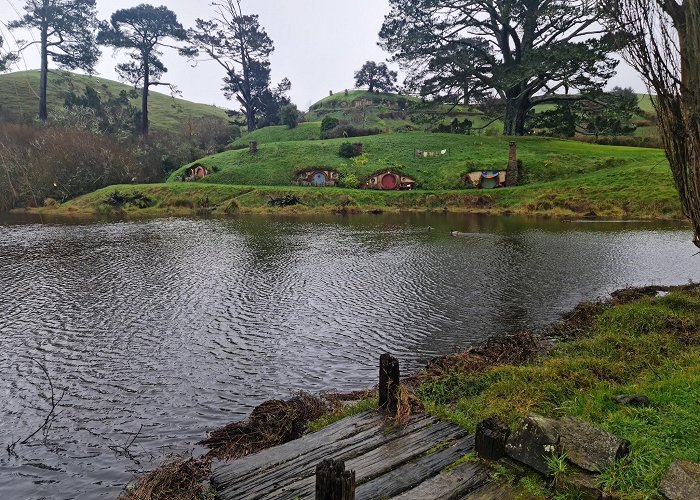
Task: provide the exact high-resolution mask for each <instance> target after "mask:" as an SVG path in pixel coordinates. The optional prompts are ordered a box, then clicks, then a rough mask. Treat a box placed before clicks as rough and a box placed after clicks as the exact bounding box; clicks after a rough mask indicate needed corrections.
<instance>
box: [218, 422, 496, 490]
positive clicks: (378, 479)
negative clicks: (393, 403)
mask: <svg viewBox="0 0 700 500" xmlns="http://www.w3.org/2000/svg"><path fill="white" fill-rule="evenodd" d="M473 448H474V436H469V435H467V433H466V432H465V431H464V430H463V429H460V428H459V427H457V426H455V425H453V424H450V423H446V422H441V421H439V420H438V419H436V418H433V417H430V416H427V415H417V416H414V417H413V418H412V419H411V420H410V421H409V422H408V424H407V425H404V426H401V427H389V426H387V424H386V421H385V417H384V416H383V415H381V414H379V413H376V412H365V413H362V414H360V415H357V416H355V417H351V418H346V419H344V420H341V421H339V422H336V423H335V424H333V425H330V426H329V427H326V428H325V429H322V430H320V431H318V432H315V433H312V434H308V435H306V436H304V437H302V438H301V439H298V440H296V441H292V442H289V443H287V444H284V445H281V446H278V447H276V448H271V449H268V450H264V451H262V452H260V453H257V454H255V455H250V456H248V457H245V458H242V459H239V460H235V461H231V462H216V463H214V464H212V472H213V477H212V483H213V485H214V487H215V488H216V491H217V498H220V499H222V500H229V499H230V500H233V499H235V500H246V499H250V500H252V499H290V500H294V499H307V498H314V495H315V487H316V477H315V475H316V467H317V466H318V464H319V463H321V462H322V461H324V460H327V459H332V460H341V461H344V462H345V465H346V468H347V469H348V470H352V471H354V472H355V480H356V490H355V498H357V499H358V500H360V499H363V500H364V499H389V498H396V499H402V500H408V499H411V500H414V499H415V500H427V499H433V498H435V499H438V498H439V499H443V498H445V499H479V500H488V499H493V500H496V499H499V500H500V499H507V498H508V496H509V495H508V493H507V492H506V491H505V490H504V489H502V488H501V487H500V486H498V485H497V484H494V483H493V482H492V481H490V479H489V477H490V472H489V469H488V468H487V467H486V466H484V465H482V464H481V463H480V462H473V461H465V460H461V461H460V459H462V458H463V457H464V456H465V455H466V454H468V453H470V452H471V451H472V450H473ZM460 462H461V463H460Z"/></svg>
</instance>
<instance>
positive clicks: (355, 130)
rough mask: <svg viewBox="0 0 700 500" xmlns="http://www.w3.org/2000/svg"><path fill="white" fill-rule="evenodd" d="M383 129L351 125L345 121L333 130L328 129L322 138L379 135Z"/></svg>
mask: <svg viewBox="0 0 700 500" xmlns="http://www.w3.org/2000/svg"><path fill="white" fill-rule="evenodd" d="M381 133H382V131H381V130H379V129H378V128H360V127H355V126H354V125H350V124H349V123H343V124H340V125H338V126H337V127H335V128H333V129H332V130H327V131H325V132H322V133H321V138H322V139H341V138H343V137H366V136H369V135H379V134H381Z"/></svg>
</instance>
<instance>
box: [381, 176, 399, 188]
mask: <svg viewBox="0 0 700 500" xmlns="http://www.w3.org/2000/svg"><path fill="white" fill-rule="evenodd" d="M398 185H399V178H398V177H397V176H395V175H393V174H386V175H385V176H384V177H382V189H387V190H392V189H396V188H397V187H398Z"/></svg>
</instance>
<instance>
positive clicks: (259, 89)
mask: <svg viewBox="0 0 700 500" xmlns="http://www.w3.org/2000/svg"><path fill="white" fill-rule="evenodd" d="M212 6H213V7H214V8H215V15H214V16H213V18H212V19H197V20H196V26H195V28H194V29H191V30H190V31H189V37H190V40H191V41H192V43H193V45H192V46H191V47H189V49H188V51H186V53H187V54H188V55H189V56H190V57H192V58H195V59H196V58H197V57H198V56H199V54H201V53H204V54H206V55H207V56H208V57H209V58H210V59H212V60H214V61H216V62H217V63H218V64H219V66H221V67H222V68H223V69H224V71H225V72H226V75H225V77H224V91H225V92H226V96H227V97H228V98H229V99H236V100H237V101H238V102H239V103H240V105H241V109H242V112H243V113H244V114H245V116H246V124H247V126H248V131H249V132H252V131H253V130H255V129H256V128H257V126H258V124H257V114H258V113H259V112H261V111H264V110H265V109H266V107H273V108H274V107H276V109H277V113H278V112H279V106H280V105H283V104H287V103H288V101H287V102H283V103H280V102H277V101H276V100H275V95H274V92H273V91H272V90H271V89H270V55H271V54H272V52H273V51H274V50H275V47H274V44H273V42H272V39H271V38H270V37H269V36H268V34H267V32H266V31H265V29H264V28H263V27H262V26H261V25H260V21H259V19H258V16H257V15H249V14H244V13H243V10H242V8H241V3H240V1H239V0H222V1H219V2H214V3H213V4H212ZM285 86H286V90H289V86H291V84H289V80H286V79H285V81H284V82H283V83H282V87H281V88H280V87H278V89H279V90H280V92H279V93H278V94H284V87H285ZM273 114H274V113H273Z"/></svg>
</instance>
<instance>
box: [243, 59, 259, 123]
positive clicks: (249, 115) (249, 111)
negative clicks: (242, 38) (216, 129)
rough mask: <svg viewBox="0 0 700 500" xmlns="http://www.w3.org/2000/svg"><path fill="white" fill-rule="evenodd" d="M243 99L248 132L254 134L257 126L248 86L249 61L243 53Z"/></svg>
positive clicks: (251, 91) (251, 92) (250, 91)
mask: <svg viewBox="0 0 700 500" xmlns="http://www.w3.org/2000/svg"><path fill="white" fill-rule="evenodd" d="M243 54H244V55H243V89H242V91H243V92H242V94H243V99H244V101H245V103H244V107H245V118H246V123H247V124H248V132H255V130H256V129H257V128H258V124H257V123H256V122H255V105H254V103H253V90H252V89H251V85H250V60H249V59H248V58H247V56H246V55H245V51H243Z"/></svg>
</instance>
